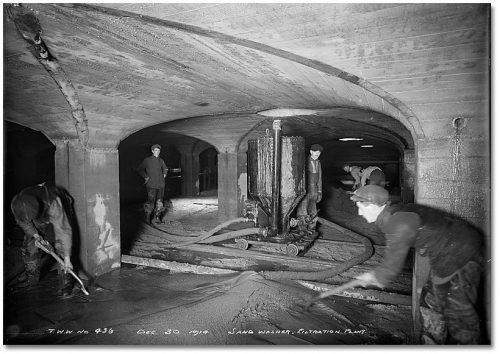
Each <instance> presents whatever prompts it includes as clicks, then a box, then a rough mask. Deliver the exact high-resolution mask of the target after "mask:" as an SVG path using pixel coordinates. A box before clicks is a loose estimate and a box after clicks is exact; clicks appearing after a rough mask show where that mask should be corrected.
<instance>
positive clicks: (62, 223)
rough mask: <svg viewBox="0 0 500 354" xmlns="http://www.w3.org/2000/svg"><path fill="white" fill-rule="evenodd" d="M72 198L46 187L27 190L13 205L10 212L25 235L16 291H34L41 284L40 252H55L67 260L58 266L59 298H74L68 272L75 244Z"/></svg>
mask: <svg viewBox="0 0 500 354" xmlns="http://www.w3.org/2000/svg"><path fill="white" fill-rule="evenodd" d="M71 204H72V199H71V197H70V196H69V195H68V194H67V193H66V192H65V191H64V190H62V189H60V188H58V187H55V186H46V185H45V183H42V184H39V185H36V186H32V187H27V188H25V189H23V190H21V191H20V192H19V193H18V194H16V195H15V196H14V197H13V198H12V201H11V205H10V206H11V210H12V214H13V215H14V218H15V220H16V223H17V224H18V225H19V227H20V228H21V229H22V230H23V231H24V241H23V245H22V249H21V256H22V260H23V262H24V273H23V274H21V276H20V277H18V284H17V287H27V288H29V287H33V286H35V285H37V284H38V281H39V279H40V271H41V255H40V253H39V251H38V248H42V247H41V246H44V247H46V248H50V249H53V248H52V244H54V245H55V250H56V252H57V254H58V255H59V256H60V257H61V258H62V259H63V260H64V262H63V263H64V265H63V266H62V265H59V264H58V266H59V268H58V273H59V288H58V295H59V296H61V297H63V298H68V297H71V296H72V290H73V278H72V276H71V274H70V273H69V270H72V269H73V264H72V263H71V250H72V244H73V230H72V226H71V222H70V218H71V216H72V215H73V209H72V205H71Z"/></svg>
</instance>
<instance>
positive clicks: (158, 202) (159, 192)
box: [137, 144, 168, 224]
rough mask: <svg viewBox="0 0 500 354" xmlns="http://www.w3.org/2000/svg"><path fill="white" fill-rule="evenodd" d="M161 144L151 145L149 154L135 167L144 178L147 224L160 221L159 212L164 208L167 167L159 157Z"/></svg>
mask: <svg viewBox="0 0 500 354" xmlns="http://www.w3.org/2000/svg"><path fill="white" fill-rule="evenodd" d="M160 151H161V146H160V145H158V144H154V145H153V146H151V156H148V157H146V158H145V159H144V160H143V161H142V162H141V164H140V165H139V166H138V167H137V172H138V173H139V175H140V176H141V177H142V178H144V184H145V185H146V191H147V201H146V203H144V218H145V221H146V222H147V223H148V224H149V223H152V222H153V218H152V216H153V217H154V222H156V223H161V222H162V221H161V216H162V215H161V214H162V213H163V211H164V210H165V208H164V206H163V194H164V190H165V178H166V177H167V172H168V168H167V165H166V164H165V161H163V159H162V158H161V157H160ZM153 211H154V214H153Z"/></svg>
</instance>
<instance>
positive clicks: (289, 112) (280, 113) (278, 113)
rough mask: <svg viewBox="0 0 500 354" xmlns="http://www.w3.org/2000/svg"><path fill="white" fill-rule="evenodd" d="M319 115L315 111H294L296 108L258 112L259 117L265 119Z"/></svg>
mask: <svg viewBox="0 0 500 354" xmlns="http://www.w3.org/2000/svg"><path fill="white" fill-rule="evenodd" d="M316 113H318V111H315V110H314V109H294V108H276V109H268V110H267V111H260V112H257V114H258V115H261V116H264V117H274V118H280V117H294V116H310V115H313V114H316Z"/></svg>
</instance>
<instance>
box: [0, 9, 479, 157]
mask: <svg viewBox="0 0 500 354" xmlns="http://www.w3.org/2000/svg"><path fill="white" fill-rule="evenodd" d="M461 6H467V5H461ZM449 10H450V7H449V6H448V7H447V6H444V5H432V4H426V5H425V6H424V5H422V4H406V5H397V4H169V3H164V4H140V3H135V4H114V3H109V4H98V5H91V4H26V5H23V6H21V7H19V6H16V7H12V6H10V5H4V118H5V119H6V120H9V121H12V122H16V123H18V124H21V125H24V126H27V127H30V128H32V129H35V130H39V131H41V132H43V133H44V134H45V135H46V136H48V137H49V138H51V139H58V138H63V137H64V138H77V137H80V138H81V134H82V132H84V133H85V134H86V136H87V138H88V142H87V144H88V145H89V146H96V147H110V146H111V147H116V146H118V144H119V143H120V141H121V140H123V139H125V138H126V137H128V136H129V135H131V134H133V133H135V132H138V131H140V130H141V129H144V128H147V127H151V126H155V128H150V131H151V132H153V131H154V132H157V133H161V132H174V133H179V134H186V135H190V136H193V137H197V138H199V139H202V140H204V141H207V142H209V143H210V144H213V145H214V146H216V147H218V148H222V147H224V146H229V145H231V144H234V143H241V142H242V140H244V139H245V138H248V137H251V136H253V135H256V134H257V133H259V132H261V131H265V129H266V127H267V126H266V124H267V123H268V122H270V120H272V118H269V117H266V116H262V115H259V114H257V113H258V112H262V111H266V110H271V109H307V110H314V111H315V113H314V114H313V115H301V114H300V113H299V114H296V115H292V117H286V118H283V119H284V120H286V122H287V123H286V126H287V127H288V128H287V129H288V130H289V133H290V134H291V135H293V134H300V135H305V136H306V139H309V140H311V141H322V142H331V141H334V140H335V139H337V138H339V137H342V136H345V134H348V133H351V134H353V133H356V134H358V135H363V137H364V138H365V139H367V142H368V143H370V142H371V143H373V142H379V143H382V144H387V143H389V144H392V145H393V146H395V147H397V148H407V147H410V148H411V147H412V146H413V141H414V139H416V138H418V137H421V136H422V135H423V131H422V129H421V128H420V126H419V124H418V121H417V120H416V118H415V116H414V114H413V112H412V111H411V109H410V108H409V105H408V104H407V103H408V102H409V103H411V102H412V99H413V98H412V97H411V96H405V93H404V91H405V90H407V88H405V86H404V85H403V84H401V78H402V75H403V72H404V71H405V70H406V73H405V75H406V76H411V75H417V73H418V72H422V71H423V70H433V69H432V68H431V67H430V66H429V62H430V61H432V57H429V55H428V53H427V54H425V53H424V54H420V53H418V54H415V53H412V49H415V48H416V47H419V46H420V47H422V48H424V47H425V49H428V50H429V51H432V50H436V51H441V49H442V48H443V47H446V46H447V44H448V43H445V42H443V43H436V42H435V41H434V42H433V40H432V39H431V40H430V41H427V42H425V41H423V40H420V41H419V40H417V39H415V40H410V41H409V40H408V38H412V36H413V37H415V36H417V37H418V38H422V36H431V38H434V35H437V33H438V32H439V31H441V28H440V26H446V25H447V23H445V24H443V23H441V22H440V23H439V24H436V23H435V22H436V21H435V18H436V17H439V16H441V15H443V16H444V15H447V16H444V17H443V18H444V19H445V20H446V21H448V22H449V24H450V25H453V26H454V27H462V26H463V27H464V28H466V27H467V26H469V27H471V26H472V25H471V21H473V20H472V19H471V18H461V17H460V16H459V15H456V16H455V15H454V14H453V13H450V11H449ZM459 13H462V11H459ZM471 17H472V18H473V17H474V16H471ZM422 19H424V20H425V21H426V22H425V21H424V22H422ZM472 27H473V26H472ZM374 29H376V30H377V31H378V32H377V33H374ZM395 31H396V32H397V33H395ZM37 32H40V33H41V38H42V40H43V42H42V43H44V44H45V46H46V47H47V49H48V51H49V52H50V55H51V56H52V58H53V60H52V61H53V62H55V63H57V65H58V67H56V68H51V66H50V65H47V64H45V66H44V65H42V64H44V60H43V59H40V58H39V56H40V53H39V51H38V50H37V48H38V49H39V47H37V46H36V43H34V39H35V37H36V33H37ZM469 36H470V37H471V41H473V40H474V38H475V37H477V36H478V34H476V31H473V30H471V31H470V33H469ZM23 37H24V38H23ZM381 38H382V39H384V40H383V41H382V39H381ZM377 41H382V42H384V43H383V44H381V45H378V44H377V43H376V42H377ZM450 41H453V39H450ZM433 47H434V49H433ZM410 68H411V69H410ZM435 69H436V70H438V69H440V68H435ZM441 69H442V68H441ZM51 70H52V71H51ZM389 78H392V79H391V80H389ZM398 82H399V83H398ZM374 83H375V84H374ZM451 85H452V83H451ZM384 88H388V89H390V90H393V91H397V92H398V93H399V97H401V98H405V101H403V100H400V99H399V98H398V95H393V94H392V93H391V92H389V91H390V90H389V91H386V90H384ZM63 93H64V94H63ZM75 123H78V124H76V125H75ZM158 124H161V125H160V126H157V125H158ZM259 129H260V131H259Z"/></svg>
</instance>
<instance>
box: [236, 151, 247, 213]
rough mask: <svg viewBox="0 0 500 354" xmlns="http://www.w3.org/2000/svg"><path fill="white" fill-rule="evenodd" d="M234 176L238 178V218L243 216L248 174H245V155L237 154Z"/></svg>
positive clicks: (242, 153)
mask: <svg viewBox="0 0 500 354" xmlns="http://www.w3.org/2000/svg"><path fill="white" fill-rule="evenodd" d="M236 174H237V178H238V191H237V192H238V206H237V211H238V216H243V209H244V208H245V201H246V200H247V189H248V188H247V187H248V184H247V182H248V174H247V153H246V151H245V152H239V153H238V161H237V166H236Z"/></svg>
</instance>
